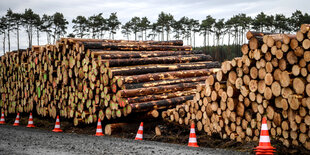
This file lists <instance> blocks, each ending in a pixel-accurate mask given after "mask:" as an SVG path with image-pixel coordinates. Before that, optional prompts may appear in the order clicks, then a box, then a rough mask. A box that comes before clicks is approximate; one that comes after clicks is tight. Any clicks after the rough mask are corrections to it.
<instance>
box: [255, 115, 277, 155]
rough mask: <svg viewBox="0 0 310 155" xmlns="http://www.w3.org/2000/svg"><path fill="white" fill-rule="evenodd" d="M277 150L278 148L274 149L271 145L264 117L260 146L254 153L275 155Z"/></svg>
mask: <svg viewBox="0 0 310 155" xmlns="http://www.w3.org/2000/svg"><path fill="white" fill-rule="evenodd" d="M275 149H276V148H274V147H272V146H271V143H270V138H269V132H268V126H267V120H266V117H263V120H262V127H261V131H260V137H259V146H257V147H256V148H254V151H255V152H256V154H257V155H260V154H274V153H275V152H276V151H275Z"/></svg>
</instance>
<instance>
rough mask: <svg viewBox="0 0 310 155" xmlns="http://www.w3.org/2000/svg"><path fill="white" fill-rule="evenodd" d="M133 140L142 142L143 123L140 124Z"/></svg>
mask: <svg viewBox="0 0 310 155" xmlns="http://www.w3.org/2000/svg"><path fill="white" fill-rule="evenodd" d="M135 140H143V122H141V123H140V126H139V130H138V132H137V135H136V138H135Z"/></svg>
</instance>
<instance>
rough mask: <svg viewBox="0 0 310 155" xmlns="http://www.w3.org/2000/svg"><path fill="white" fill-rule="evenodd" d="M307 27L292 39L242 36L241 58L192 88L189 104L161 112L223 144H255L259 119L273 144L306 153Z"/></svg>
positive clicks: (309, 123)
mask: <svg viewBox="0 0 310 155" xmlns="http://www.w3.org/2000/svg"><path fill="white" fill-rule="evenodd" d="M309 29H310V25H308V24H305V25H302V26H301V29H300V31H298V32H297V33H296V35H288V34H271V33H257V32H248V33H247V38H248V40H249V42H248V44H245V45H243V46H242V49H241V50H242V53H243V56H242V57H240V58H235V59H233V60H232V61H226V62H223V64H222V66H221V70H220V71H218V72H217V73H216V74H214V75H213V76H209V77H208V78H207V80H206V81H205V85H200V86H198V88H197V90H198V92H197V93H196V95H195V97H194V99H193V100H192V101H187V102H186V103H184V104H182V105H178V106H177V107H176V108H173V109H169V110H167V111H165V112H163V113H162V117H163V118H165V119H166V120H169V121H175V122H178V123H180V124H186V125H187V124H188V122H189V121H191V120H194V121H195V122H196V124H197V128H198V130H204V131H205V132H206V133H207V134H208V135H211V134H214V133H217V134H219V135H220V136H221V137H222V138H223V139H226V138H229V139H232V140H236V141H240V142H241V141H258V139H259V134H260V129H261V120H262V117H267V124H268V127H269V131H270V135H271V137H272V138H273V139H276V140H279V141H281V142H283V144H284V145H285V146H287V147H289V146H294V145H295V146H304V147H305V148H307V149H308V150H309V149H310V129H309V128H310V74H309V72H310V40H309V39H310V31H309Z"/></svg>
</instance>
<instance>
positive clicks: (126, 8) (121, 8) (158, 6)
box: [0, 0, 310, 51]
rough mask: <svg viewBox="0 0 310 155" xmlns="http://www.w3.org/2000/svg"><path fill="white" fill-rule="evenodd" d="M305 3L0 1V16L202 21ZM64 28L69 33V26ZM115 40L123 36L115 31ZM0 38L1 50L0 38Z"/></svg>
mask: <svg viewBox="0 0 310 155" xmlns="http://www.w3.org/2000/svg"><path fill="white" fill-rule="evenodd" d="M308 4H309V0H251V1H250V0H0V15H1V16H3V15H5V14H6V11H7V10H8V9H9V8H11V9H12V10H13V11H14V12H24V10H25V8H31V9H33V10H34V12H35V13H39V14H40V15H42V14H48V15H52V14H54V13H55V12H61V13H63V14H64V16H65V18H66V19H67V20H68V21H69V22H70V23H71V21H72V19H73V18H75V17H76V16H78V15H83V16H86V17H88V16H91V15H94V14H98V13H101V12H102V13H103V14H104V16H105V17H108V16H109V15H110V13H112V12H117V15H118V18H119V20H120V21H121V22H122V23H125V22H127V21H128V20H130V19H131V18H132V17H134V16H139V17H143V16H147V17H148V18H149V20H150V21H152V22H154V21H156V19H157V17H158V14H159V13H160V12H161V11H164V12H166V13H170V14H172V15H174V17H175V19H179V18H181V17H183V16H187V17H190V18H194V19H198V20H202V19H204V18H205V17H206V16H207V15H211V16H213V17H215V18H226V19H228V18H230V17H232V16H233V15H236V14H238V13H246V14H247V15H250V16H252V17H254V16H255V15H256V14H258V13H260V12H261V11H263V12H265V13H266V14H276V13H282V14H284V15H286V16H290V15H291V13H292V12H294V11H295V10H296V9H297V10H301V11H302V12H303V13H305V12H307V13H310V7H309V5H308ZM70 27H71V25H70V26H69V28H70ZM68 31H69V32H71V31H72V30H71V28H70V29H69V30H68ZM197 36H198V35H197ZM42 37H43V38H42V43H41V44H44V43H45V40H46V39H45V37H44V36H42ZM23 38H24V39H22V40H21V44H22V47H24V48H25V47H26V45H27V41H26V37H23ZM116 39H124V37H123V35H122V34H121V33H120V32H118V34H117V35H116ZM15 40H16V37H15V36H13V37H12V44H13V47H15V46H14V45H15V44H16V42H15ZM197 40H198V41H197V45H201V44H202V41H201V40H202V39H201V38H198V39H197ZM0 41H1V44H0V51H2V37H0Z"/></svg>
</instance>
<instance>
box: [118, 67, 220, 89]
mask: <svg viewBox="0 0 310 155" xmlns="http://www.w3.org/2000/svg"><path fill="white" fill-rule="evenodd" d="M218 70H219V69H200V70H185V71H175V72H162V73H151V74H142V75H133V76H115V77H114V78H115V79H116V81H117V85H118V86H119V87H121V86H122V85H123V84H125V83H140V82H147V81H157V80H164V79H176V78H186V77H196V76H207V75H211V74H214V73H216V72H217V71H218Z"/></svg>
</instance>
